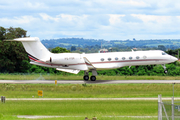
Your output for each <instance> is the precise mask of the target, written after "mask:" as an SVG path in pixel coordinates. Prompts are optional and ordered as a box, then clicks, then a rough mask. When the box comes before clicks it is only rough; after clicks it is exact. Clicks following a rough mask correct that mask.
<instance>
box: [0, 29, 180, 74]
mask: <svg viewBox="0 0 180 120" xmlns="http://www.w3.org/2000/svg"><path fill="white" fill-rule="evenodd" d="M26 34H27V31H26V30H23V29H22V28H13V27H10V28H4V27H1V26H0V63H1V64H0V73H51V74H62V75H72V74H70V73H64V72H61V71H57V70H55V69H54V68H47V67H41V66H36V65H31V64H30V63H29V62H30V60H29V58H28V56H27V53H26V52H25V50H24V47H23V45H22V43H21V42H11V41H6V40H13V39H14V38H22V37H27V35H26ZM95 47H96V48H98V46H95ZM79 49H80V48H72V50H74V51H77V50H79ZM91 49H93V47H92V48H91ZM50 51H51V52H53V53H63V52H70V50H67V49H65V48H61V47H55V48H53V49H51V50H50ZM178 51H179V49H176V50H168V51H166V52H167V53H168V54H170V55H173V56H176V57H178V56H177V55H178V54H177V53H178ZM166 67H167V70H168V73H167V74H165V73H164V69H163V67H162V66H161V65H146V66H131V68H129V67H122V68H118V69H113V70H102V71H98V74H99V75H109V76H111V75H112V76H114V75H149V76H154V75H156V76H157V75H161V76H164V75H170V76H176V75H180V63H179V62H178V61H177V62H174V63H171V64H167V65H166ZM83 74H84V72H83V71H81V72H80V73H79V75H83Z"/></svg>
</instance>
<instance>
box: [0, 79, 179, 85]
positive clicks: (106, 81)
mask: <svg viewBox="0 0 180 120" xmlns="http://www.w3.org/2000/svg"><path fill="white" fill-rule="evenodd" d="M1 83H9V84H55V80H0V84H1ZM57 83H58V84H84V83H89V84H122V83H124V84H130V83H133V84H141V83H142V84H146V83H147V84H152V83H164V84H172V83H176V84H179V83H180V80H96V81H84V80H57Z"/></svg>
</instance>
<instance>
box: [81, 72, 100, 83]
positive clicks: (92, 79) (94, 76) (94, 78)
mask: <svg viewBox="0 0 180 120" xmlns="http://www.w3.org/2000/svg"><path fill="white" fill-rule="evenodd" d="M91 71H92V74H93V75H92V76H91V77H90V80H91V81H96V75H97V72H96V70H91ZM83 79H84V80H85V81H88V80H89V72H88V71H84V77H83Z"/></svg>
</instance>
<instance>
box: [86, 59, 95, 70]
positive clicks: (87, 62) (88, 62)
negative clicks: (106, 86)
mask: <svg viewBox="0 0 180 120" xmlns="http://www.w3.org/2000/svg"><path fill="white" fill-rule="evenodd" d="M83 58H84V61H85V63H86V65H89V66H92V67H93V68H95V67H94V66H93V65H92V63H91V62H90V61H89V60H88V59H87V58H86V57H83Z"/></svg>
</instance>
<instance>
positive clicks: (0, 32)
mask: <svg viewBox="0 0 180 120" xmlns="http://www.w3.org/2000/svg"><path fill="white" fill-rule="evenodd" d="M5 35H6V29H5V28H3V27H1V26H0V40H4V39H5Z"/></svg>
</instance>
